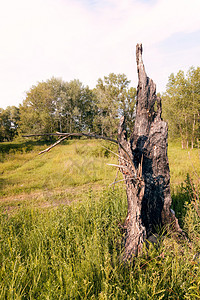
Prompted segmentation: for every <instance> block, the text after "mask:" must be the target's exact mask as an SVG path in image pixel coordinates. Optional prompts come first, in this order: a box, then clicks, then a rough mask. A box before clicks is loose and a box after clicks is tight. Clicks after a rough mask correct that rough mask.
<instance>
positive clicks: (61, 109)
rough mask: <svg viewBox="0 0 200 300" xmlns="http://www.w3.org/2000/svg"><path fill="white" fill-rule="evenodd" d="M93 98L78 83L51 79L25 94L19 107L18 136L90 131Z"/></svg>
mask: <svg viewBox="0 0 200 300" xmlns="http://www.w3.org/2000/svg"><path fill="white" fill-rule="evenodd" d="M93 99H94V95H93V93H92V92H91V91H90V90H89V88H88V87H84V86H83V85H82V83H81V82H80V81H79V80H73V81H70V82H64V81H63V80H61V79H56V78H52V79H50V80H47V81H46V82H39V83H38V84H37V85H36V86H33V87H32V88H31V89H30V91H29V92H27V96H26V99H25V100H24V101H23V104H22V105H20V132H21V133H23V134H24V133H33V134H37V133H41V134H42V133H52V132H55V131H60V132H77V131H82V130H89V129H92V120H93V118H94V111H95V105H94V101H93Z"/></svg>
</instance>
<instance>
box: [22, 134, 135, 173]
mask: <svg viewBox="0 0 200 300" xmlns="http://www.w3.org/2000/svg"><path fill="white" fill-rule="evenodd" d="M45 135H46V136H50V135H53V136H63V138H62V139H60V140H58V141H57V142H56V143H54V144H53V145H51V146H50V147H49V148H47V149H46V150H43V151H41V152H40V153H39V154H42V153H45V152H48V151H50V150H51V149H52V148H53V147H55V146H57V145H58V144H59V143H61V142H62V141H63V140H65V139H67V138H68V137H70V136H86V137H91V138H95V139H101V140H105V141H109V142H113V143H115V144H117V145H119V146H120V148H122V150H123V151H124V153H125V155H126V157H127V158H128V160H129V162H130V163H131V165H132V168H133V170H134V172H135V174H136V170H135V166H134V163H133V162H132V160H131V157H130V155H129V154H128V152H127V151H126V149H125V148H124V147H123V146H122V145H121V143H120V142H119V141H117V140H115V139H112V138H109V137H106V136H102V135H98V134H93V133H83V132H81V133H62V132H56V133H46V134H29V135H23V137H33V136H45Z"/></svg>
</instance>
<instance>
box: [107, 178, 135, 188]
mask: <svg viewBox="0 0 200 300" xmlns="http://www.w3.org/2000/svg"><path fill="white" fill-rule="evenodd" d="M127 180H135V177H128V178H126V179H120V180H118V181H114V182H113V183H111V184H109V185H110V186H111V185H113V184H116V183H118V182H122V181H127Z"/></svg>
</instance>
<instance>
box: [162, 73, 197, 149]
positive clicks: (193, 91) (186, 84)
mask: <svg viewBox="0 0 200 300" xmlns="http://www.w3.org/2000/svg"><path fill="white" fill-rule="evenodd" d="M162 99H163V116H164V118H165V119H166V120H167V121H168V123H169V134H170V137H171V138H181V144H182V148H189V147H191V148H193V147H194V146H195V145H199V139H200V67H197V68H196V69H195V68H194V67H191V68H190V69H189V70H188V72H187V73H186V75H185V74H184V72H183V71H179V72H178V73H177V74H176V75H174V74H173V73H172V74H171V75H170V76H169V81H168V84H167V87H166V93H165V94H164V95H163V96H162Z"/></svg>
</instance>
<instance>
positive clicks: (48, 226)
mask: <svg viewBox="0 0 200 300" xmlns="http://www.w3.org/2000/svg"><path fill="white" fill-rule="evenodd" d="M125 215H126V196H125V194H124V191H123V190H121V189H116V190H115V191H111V190H110V191H109V192H108V191H104V192H103V193H101V195H100V198H99V199H95V197H94V195H93V193H92V192H89V193H88V199H87V200H85V201H82V202H79V203H75V204H73V205H70V206H61V207H59V208H57V209H54V210H52V209H49V210H41V209H40V210H39V209H28V208H27V209H23V210H20V211H18V212H17V213H16V214H15V215H13V216H9V215H8V214H5V213H4V214H1V218H0V222H1V227H0V228H1V229H0V230H1V232H0V234H1V254H0V260H1V271H0V282H1V291H0V298H1V299H198V298H199V297H200V291H199V288H200V286H199V284H200V269H199V260H198V258H197V260H195V259H194V257H195V254H197V253H198V251H200V250H199V248H200V243H199V237H200V225H199V220H198V218H197V216H196V214H195V210H194V209H193V207H192V206H190V205H189V206H188V209H187V215H186V223H185V224H186V226H185V230H187V233H188V236H189V238H190V239H191V241H192V244H191V243H188V244H187V243H184V244H181V243H180V242H178V241H176V239H174V238H172V237H165V238H164V239H162V237H161V241H160V244H159V245H158V246H157V247H154V246H152V245H150V248H149V250H148V251H147V249H145V247H144V250H143V253H142V254H141V256H140V257H138V258H137V260H135V262H134V263H133V264H131V265H129V266H125V265H123V264H122V263H121V261H120V256H121V253H122V251H123V248H122V245H121V238H122V233H121V227H120V224H121V223H122V222H123V220H124V218H125Z"/></svg>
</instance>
